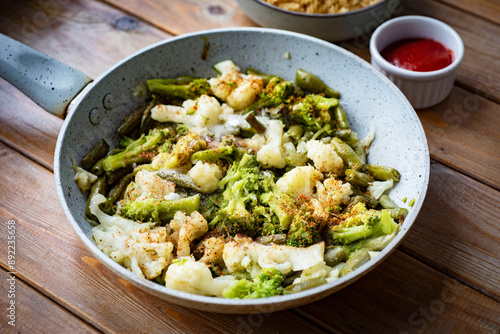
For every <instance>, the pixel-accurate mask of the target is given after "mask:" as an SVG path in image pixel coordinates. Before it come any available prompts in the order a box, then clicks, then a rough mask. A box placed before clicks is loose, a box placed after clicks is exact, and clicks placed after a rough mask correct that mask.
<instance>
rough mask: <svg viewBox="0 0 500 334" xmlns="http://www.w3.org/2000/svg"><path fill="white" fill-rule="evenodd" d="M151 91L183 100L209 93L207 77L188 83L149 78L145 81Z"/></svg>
mask: <svg viewBox="0 0 500 334" xmlns="http://www.w3.org/2000/svg"><path fill="white" fill-rule="evenodd" d="M147 84H148V87H149V90H150V91H151V92H152V93H159V94H164V95H167V96H171V97H180V98H182V99H184V100H188V99H195V98H197V97H199V96H201V95H203V94H210V93H211V90H210V84H209V83H208V80H207V79H195V80H193V81H191V82H190V83H188V84H184V85H183V84H172V83H169V81H167V80H162V79H151V80H148V81H147Z"/></svg>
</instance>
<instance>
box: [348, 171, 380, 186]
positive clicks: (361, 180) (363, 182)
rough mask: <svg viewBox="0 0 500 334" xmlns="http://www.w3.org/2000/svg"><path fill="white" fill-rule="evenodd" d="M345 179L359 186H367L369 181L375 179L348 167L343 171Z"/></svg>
mask: <svg viewBox="0 0 500 334" xmlns="http://www.w3.org/2000/svg"><path fill="white" fill-rule="evenodd" d="M345 175H346V177H345V180H346V181H347V182H349V183H351V184H354V185H357V186H359V187H361V188H366V187H368V184H369V183H370V182H373V181H375V179H374V178H373V177H372V176H371V175H368V174H365V173H362V172H358V171H356V170H354V169H348V170H346V171H345Z"/></svg>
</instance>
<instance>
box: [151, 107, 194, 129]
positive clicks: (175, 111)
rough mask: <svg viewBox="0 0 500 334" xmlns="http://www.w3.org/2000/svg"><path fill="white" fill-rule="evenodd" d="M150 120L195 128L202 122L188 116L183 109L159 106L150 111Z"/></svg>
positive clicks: (192, 116)
mask: <svg viewBox="0 0 500 334" xmlns="http://www.w3.org/2000/svg"><path fill="white" fill-rule="evenodd" d="M151 118H152V119H154V120H155V121H158V122H173V123H183V124H187V125H191V126H197V125H198V123H199V122H201V121H203V120H202V119H200V118H199V117H195V116H194V115H189V114H188V111H187V110H186V109H184V108H183V107H179V106H171V105H166V104H159V105H157V106H154V107H153V109H151Z"/></svg>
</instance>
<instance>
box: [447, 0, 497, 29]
mask: <svg viewBox="0 0 500 334" xmlns="http://www.w3.org/2000/svg"><path fill="white" fill-rule="evenodd" d="M440 1H441V2H445V3H447V4H449V5H451V6H455V7H458V8H461V9H462V10H464V11H465V12H469V13H474V14H475V15H477V16H480V17H482V18H485V19H487V20H490V21H493V22H495V23H499V24H500V2H499V1H495V0H493V1H492V0H474V1H468V0H440Z"/></svg>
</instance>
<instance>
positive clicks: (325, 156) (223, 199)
mask: <svg viewBox="0 0 500 334" xmlns="http://www.w3.org/2000/svg"><path fill="white" fill-rule="evenodd" d="M214 69H215V70H216V71H217V72H218V75H217V76H215V77H212V78H197V77H193V76H180V77H176V78H172V79H151V80H148V81H147V85H148V87H149V91H150V92H151V93H152V95H151V96H150V97H148V103H147V104H145V105H143V106H140V107H139V108H137V109H135V110H134V111H132V113H131V114H130V115H129V116H127V117H126V119H125V120H124V122H123V124H122V125H121V126H120V128H119V129H118V134H119V136H117V144H118V148H116V149H114V150H111V152H109V153H108V150H109V147H106V145H107V144H106V145H105V142H104V141H103V140H101V141H99V143H98V144H97V145H96V147H94V148H93V149H92V150H91V152H89V154H88V157H86V158H84V161H82V165H84V167H85V166H86V168H87V170H90V171H92V172H94V174H92V173H89V172H88V171H86V170H84V169H82V168H80V167H77V166H75V172H76V175H75V181H76V182H77V183H78V185H79V187H80V188H81V189H82V191H84V192H85V191H87V190H88V189H90V190H91V191H90V195H89V198H88V202H87V210H86V216H87V217H88V218H89V219H92V220H95V221H99V223H100V225H98V226H96V227H95V228H94V229H93V236H94V240H95V242H96V244H97V245H98V247H99V248H100V249H101V250H102V251H103V252H104V253H106V254H107V255H108V256H110V257H111V258H113V259H114V260H115V261H117V262H118V263H120V264H122V265H123V266H125V267H126V268H128V269H129V270H131V271H132V272H134V273H135V274H137V275H139V276H141V277H145V278H147V279H150V280H153V281H154V282H156V283H158V284H164V285H165V286H166V287H168V288H172V289H176V290H180V291H185V292H188V293H194V294H200V295H206V296H215V297H225V298H244V299H249V298H263V297H271V296H276V295H282V294H289V293H295V292H299V291H304V290H306V289H311V288H314V287H316V286H319V285H322V284H327V283H331V282H333V281H335V280H336V279H338V278H339V277H340V276H343V275H347V274H349V273H350V272H352V271H354V270H356V268H358V267H360V266H361V265H362V264H364V263H366V262H368V261H370V259H371V258H373V257H375V256H377V254H378V252H380V251H381V250H382V249H384V248H385V247H387V245H388V244H389V243H390V242H391V241H392V240H393V239H394V238H395V236H396V235H397V233H398V231H399V230H400V228H399V224H398V223H401V222H402V221H403V219H404V217H405V216H406V214H407V212H408V210H406V209H404V208H400V207H398V206H397V205H396V204H395V203H394V202H393V201H392V200H391V199H390V198H389V196H388V192H389V190H390V189H392V188H393V187H394V185H395V182H398V181H399V180H400V179H401V176H400V175H399V173H398V172H397V171H396V170H395V169H393V168H390V167H382V166H375V165H371V164H369V165H367V164H366V155H367V154H368V149H369V146H370V144H371V142H372V141H373V140H374V138H375V137H374V132H373V131H372V130H371V131H370V133H369V134H368V135H367V136H366V137H365V138H363V139H362V140H359V141H358V137H357V134H356V132H354V131H353V129H351V128H350V125H349V120H348V117H347V114H346V113H345V112H344V110H343V109H342V107H341V105H340V104H339V101H338V100H337V98H338V97H339V93H338V92H336V91H334V90H333V89H331V88H329V87H328V86H326V85H325V83H324V82H323V81H321V80H320V79H319V78H318V77H316V76H314V75H312V74H311V73H307V72H305V71H303V70H298V71H297V72H296V78H295V83H294V82H292V81H289V80H286V79H285V78H281V77H279V76H273V75H267V74H263V73H260V72H258V71H256V70H254V69H252V68H248V69H247V73H246V74H243V73H241V72H240V70H239V68H238V67H237V66H236V65H235V64H234V63H233V62H232V61H230V60H227V61H222V62H220V63H217V64H215V66H214ZM144 87H145V85H144ZM106 155H107V156H106ZM105 196H107V197H105Z"/></svg>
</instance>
